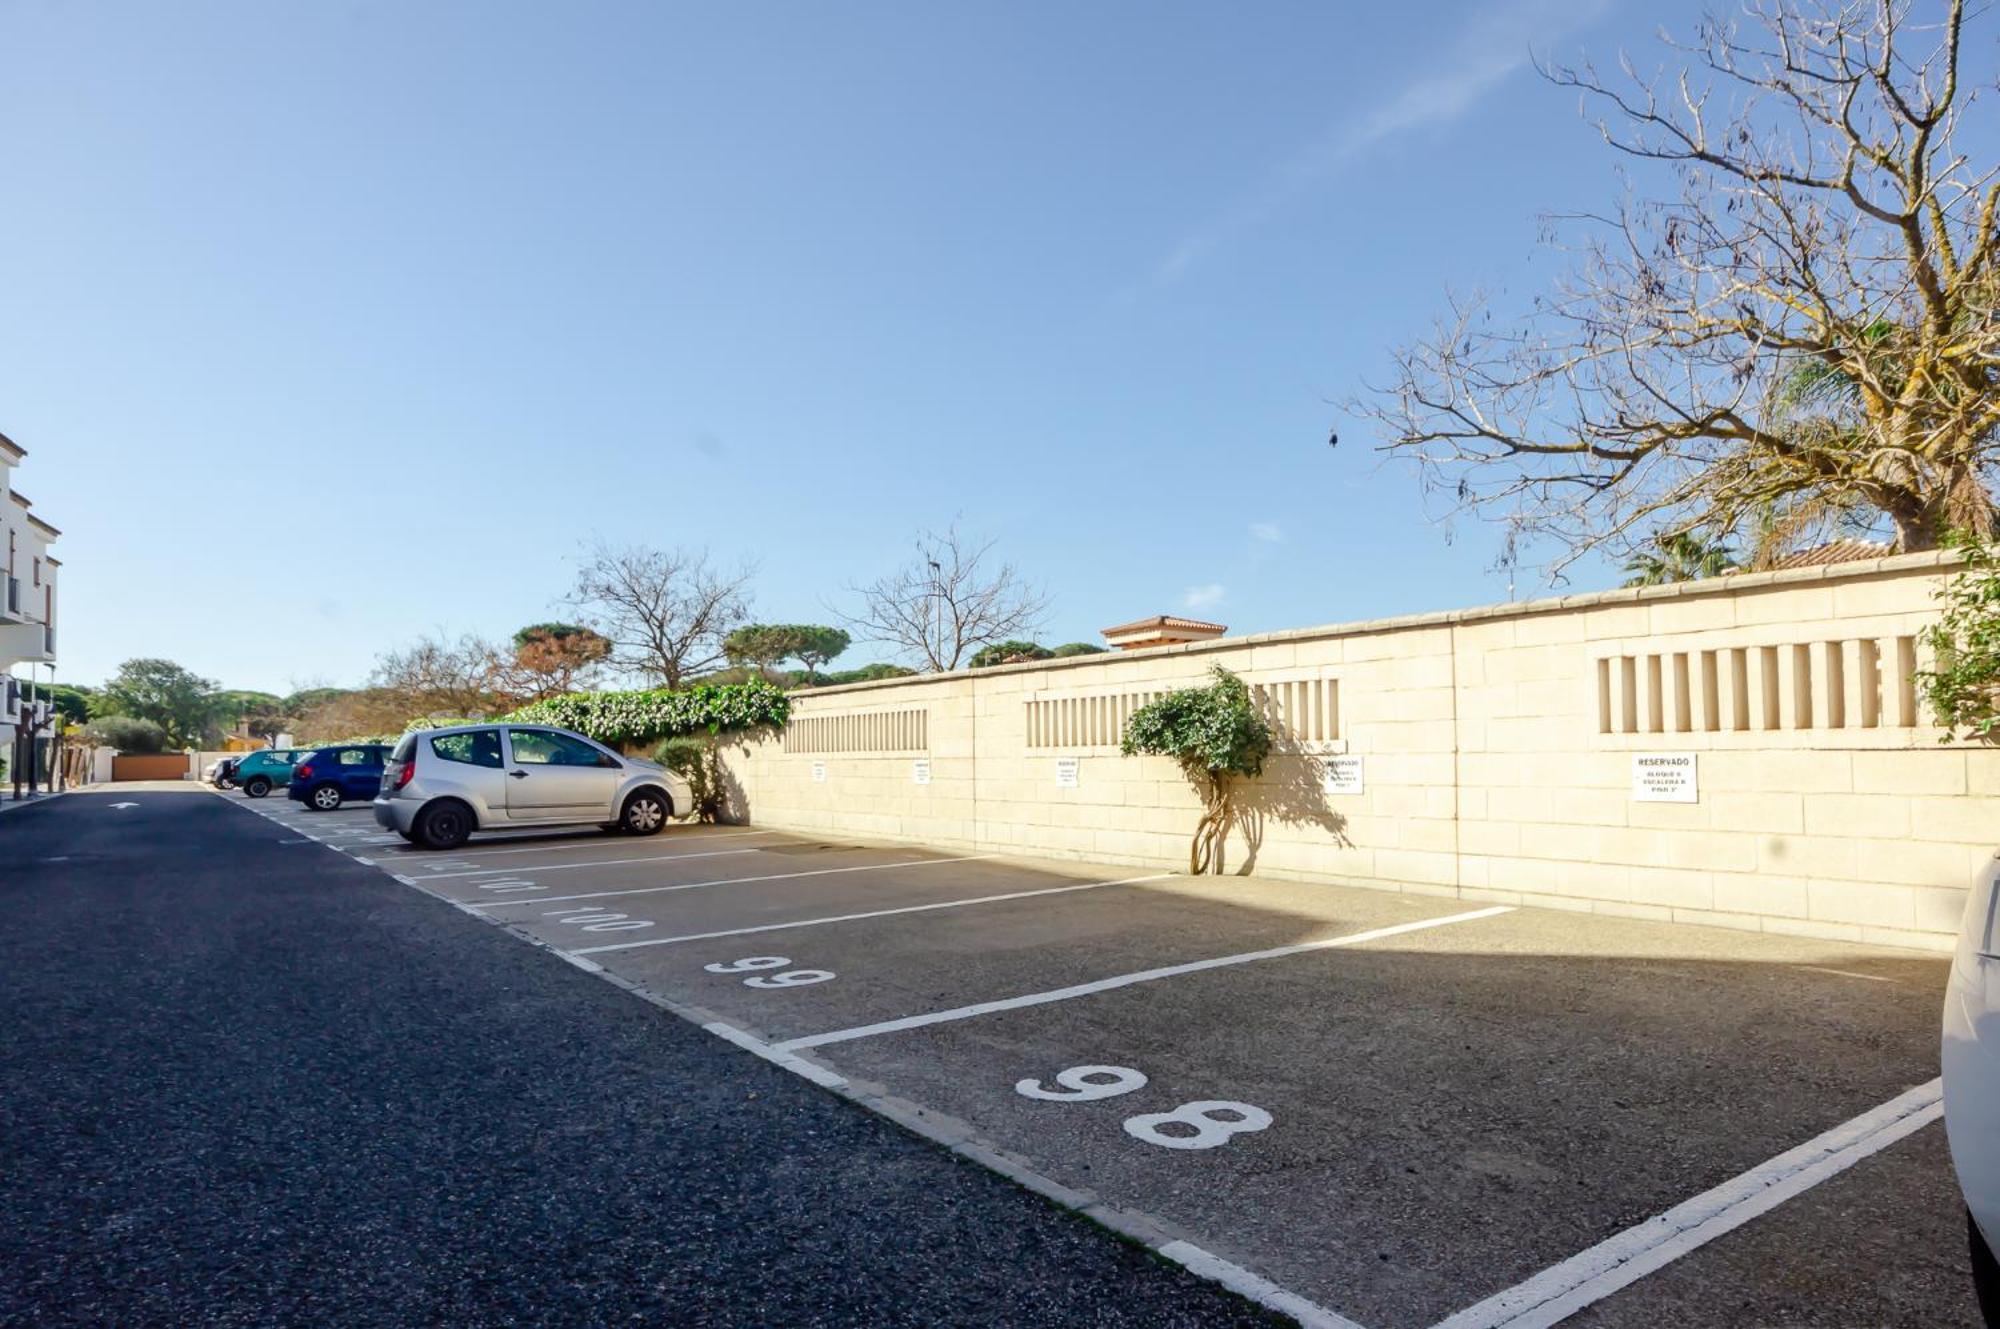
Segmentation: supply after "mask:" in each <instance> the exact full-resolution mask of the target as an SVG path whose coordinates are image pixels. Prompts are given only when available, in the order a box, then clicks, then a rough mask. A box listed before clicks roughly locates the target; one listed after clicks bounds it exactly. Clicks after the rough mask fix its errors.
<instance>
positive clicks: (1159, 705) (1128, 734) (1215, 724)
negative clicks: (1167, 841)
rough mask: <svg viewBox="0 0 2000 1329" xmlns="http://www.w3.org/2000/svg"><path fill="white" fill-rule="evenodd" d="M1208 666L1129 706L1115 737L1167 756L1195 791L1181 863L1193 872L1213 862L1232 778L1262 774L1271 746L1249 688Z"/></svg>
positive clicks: (1132, 748)
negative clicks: (1194, 679) (1186, 681)
mask: <svg viewBox="0 0 2000 1329" xmlns="http://www.w3.org/2000/svg"><path fill="white" fill-rule="evenodd" d="M1213 673H1214V676H1215V681H1214V682H1213V683H1210V684H1209V685H1208V686H1207V687H1201V688H1182V689H1180V690H1179V691H1176V692H1169V693H1168V694H1167V695H1166V696H1164V697H1161V698H1160V699H1159V700H1158V701H1154V702H1149V703H1148V704H1146V705H1144V706H1141V707H1140V708H1139V709H1138V710H1136V711H1134V712H1132V718H1131V719H1130V720H1128V721H1127V722H1126V725H1125V738H1124V740H1123V742H1122V743H1121V744H1120V750H1121V751H1123V752H1124V754H1125V755H1126V756H1128V757H1130V756H1133V755H1135V754H1138V753H1146V754H1149V755H1152V756H1158V757H1172V758H1173V759H1174V760H1175V761H1176V762H1178V763H1179V764H1180V768H1181V773H1182V774H1183V775H1185V776H1187V778H1188V783H1190V784H1192V785H1193V786H1194V787H1195V792H1196V793H1198V794H1200V795H1201V802H1202V815H1201V821H1200V822H1199V823H1197V824H1196V826H1195V832H1194V843H1193V845H1192V846H1191V847H1190V848H1189V850H1188V871H1189V872H1191V873H1194V874H1196V875H1197V876H1198V875H1200V874H1201V873H1204V872H1207V871H1209V870H1210V868H1214V869H1216V870H1218V871H1219V870H1220V869H1221V866H1222V842H1223V841H1224V840H1225V839H1227V838H1228V836H1229V827H1230V825H1231V824H1232V823H1233V822H1234V821H1235V817H1236V810H1235V806H1234V804H1233V801H1232V800H1233V795H1234V792H1235V787H1236V784H1237V782H1238V781H1239V780H1244V779H1255V778H1256V777H1257V776H1258V775H1260V774H1262V773H1263V770H1264V758H1265V757H1267V756H1268V755H1270V751H1271V728H1270V726H1269V725H1267V724H1265V723H1264V717H1263V716H1261V715H1259V714H1258V713H1257V707H1256V706H1255V705H1254V704H1253V703H1252V702H1251V700H1250V689H1249V688H1248V687H1246V686H1244V683H1243V680H1242V679H1240V678H1238V677H1237V676H1236V675H1234V674H1232V673H1230V672H1229V671H1228V670H1227V669H1224V668H1222V667H1221V666H1219V665H1218V666H1216V667H1215V669H1214V670H1213Z"/></svg>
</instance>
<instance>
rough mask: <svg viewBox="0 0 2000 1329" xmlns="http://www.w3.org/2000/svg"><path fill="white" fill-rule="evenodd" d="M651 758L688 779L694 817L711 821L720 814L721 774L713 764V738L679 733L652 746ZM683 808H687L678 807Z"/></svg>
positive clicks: (714, 753)
mask: <svg viewBox="0 0 2000 1329" xmlns="http://www.w3.org/2000/svg"><path fill="white" fill-rule="evenodd" d="M653 760H654V761H657V762H658V763H660V765H662V766H664V767H666V768H667V769H668V770H670V771H672V772H674V773H675V774H676V775H679V776H680V777H681V778H683V779H685V780H686V781H687V782H688V791H689V792H690V793H692V794H693V795H694V808H693V809H692V811H693V812H694V814H695V817H696V819H697V820H700V821H705V822H714V821H717V820H720V818H721V816H722V773H721V770H720V768H719V767H718V766H717V764H716V751H715V739H714V738H713V737H712V736H709V735H695V734H683V735H681V736H680V737H678V738H669V739H666V740H665V741H663V742H662V743H661V744H660V745H659V746H658V747H656V748H654V749H653ZM681 810H682V811H686V810H687V809H681Z"/></svg>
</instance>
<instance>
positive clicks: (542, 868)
mask: <svg viewBox="0 0 2000 1329" xmlns="http://www.w3.org/2000/svg"><path fill="white" fill-rule="evenodd" d="M763 852H764V851H763V849H761V848H754V849H708V850H704V851H703V852H701V853H699V854H647V855H645V856H643V857H641V858H600V859H595V860H592V861H590V862H587V863H537V864H535V865H534V866H533V867H531V868H467V869H466V870H465V871H463V872H433V873H431V874H430V875H429V876H427V877H425V878H424V880H425V881H444V880H446V879H447V878H450V877H481V876H486V875H488V874H490V873H494V872H569V871H572V870H574V869H576V868H608V867H616V866H617V865H618V864H620V863H671V862H673V861H675V860H676V859H682V858H730V857H733V856H734V855H737V854H761V853H763Z"/></svg>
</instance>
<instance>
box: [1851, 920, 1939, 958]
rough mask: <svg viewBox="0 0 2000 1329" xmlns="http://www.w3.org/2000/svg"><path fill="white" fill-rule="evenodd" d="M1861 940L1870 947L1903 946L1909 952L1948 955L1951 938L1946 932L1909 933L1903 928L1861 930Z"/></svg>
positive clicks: (1868, 928)
mask: <svg viewBox="0 0 2000 1329" xmlns="http://www.w3.org/2000/svg"><path fill="white" fill-rule="evenodd" d="M1861 940H1862V941H1863V942H1865V943H1867V944H1868V945H1870V946H1903V947H1907V948H1909V949H1910V950H1916V951H1931V952H1933V953H1939V954H1945V955H1949V954H1950V953H1951V950H1952V943H1953V938H1952V935H1951V934H1950V933H1948V932H1946V933H1940V932H1911V931H1907V930H1905V929H1903V928H1871V927H1864V928H1862V929H1861Z"/></svg>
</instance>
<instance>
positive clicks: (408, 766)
mask: <svg viewBox="0 0 2000 1329" xmlns="http://www.w3.org/2000/svg"><path fill="white" fill-rule="evenodd" d="M416 773H417V764H416V763H415V762H414V761H406V762H404V763H403V764H402V765H400V766H398V767H397V768H396V774H395V778H394V782H393V783H392V784H391V785H390V786H389V787H390V788H391V789H401V788H402V787H403V786H404V785H406V784H408V783H409V782H410V777H411V776H413V775H415V774H416Z"/></svg>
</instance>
